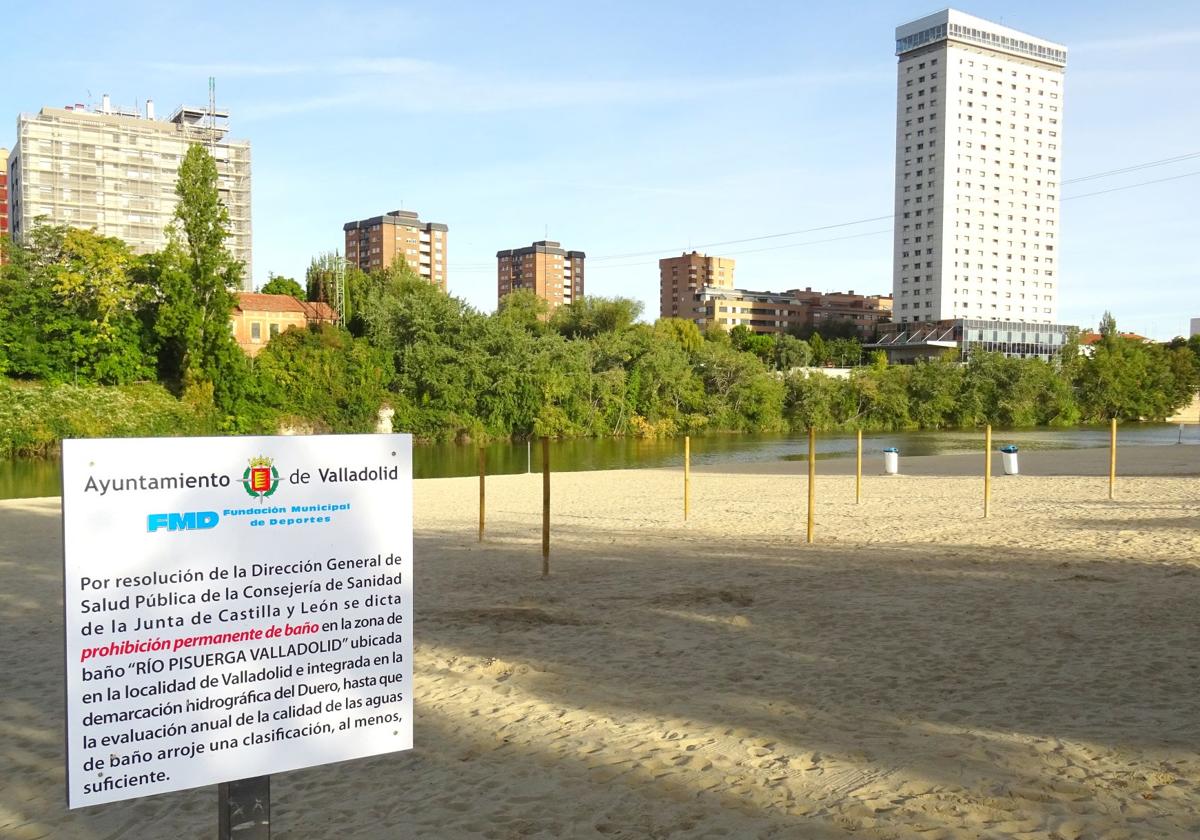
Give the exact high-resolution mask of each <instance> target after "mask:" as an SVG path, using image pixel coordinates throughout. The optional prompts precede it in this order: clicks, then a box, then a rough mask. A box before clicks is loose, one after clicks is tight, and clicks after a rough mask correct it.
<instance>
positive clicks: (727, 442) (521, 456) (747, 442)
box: [0, 423, 1200, 499]
mask: <svg viewBox="0 0 1200 840" xmlns="http://www.w3.org/2000/svg"><path fill="white" fill-rule="evenodd" d="M1119 435H1120V442H1121V443H1122V444H1128V445H1167V444H1175V443H1179V442H1181V441H1182V442H1183V443H1187V444H1200V426H1195V425H1189V426H1184V427H1180V426H1179V425H1178V424H1173V423H1139V424H1130V425H1126V426H1122V427H1121V428H1120V432H1119ZM982 438H983V433H982V432H980V431H942V432H873V433H866V434H864V435H863V452H864V454H872V453H879V452H880V451H882V450H883V449H884V448H885V447H891V446H894V447H896V448H898V449H899V450H900V452H901V453H902V454H904V455H906V456H912V455H940V454H944V453H951V452H967V451H978V450H979V447H980V446H981V445H982ZM992 438H993V443H994V445H995V446H996V447H1000V446H1003V445H1005V444H1009V443H1013V444H1016V445H1018V446H1019V447H1021V448H1022V449H1025V450H1039V449H1087V448H1094V447H1102V446H1107V445H1108V427H1107V426H1080V427H1076V428H1072V429H1049V428H1034V429H1012V430H994V431H993V432H992ZM807 449H808V440H807V437H806V436H805V435H734V434H711V435H702V436H695V437H693V438H692V463H693V464H695V465H701V464H719V463H722V462H730V461H733V462H748V461H777V460H803V459H804V458H805V455H806V452H807ZM485 450H486V452H487V463H488V474H490V475H500V474H504V473H521V472H526V471H527V470H532V471H540V470H541V468H542V458H541V444H540V442H538V441H534V443H533V445H532V446H526V444H525V442H523V441H522V442H517V443H496V444H491V445H489V446H487V447H485ZM853 455H854V435H853V434H829V435H821V436H818V438H817V457H818V458H839V457H846V456H853ZM478 457H479V456H478V449H477V448H475V447H473V446H460V445H457V444H429V445H418V446H416V447H415V448H414V450H413V474H414V476H415V477H416V478H445V477H448V476H465V475H478V474H479V461H478ZM682 458H683V438H666V439H643V438H597V439H592V438H585V439H577V440H561V441H551V442H550V464H551V468H552V469H553V470H555V471H575V470H615V469H633V468H638V467H666V466H676V465H679V464H681V463H682ZM60 491H61V477H60V474H59V463H58V461H57V460H52V459H17V460H0V499H22V498H30V497H34V496H57V495H59V493H60Z"/></svg>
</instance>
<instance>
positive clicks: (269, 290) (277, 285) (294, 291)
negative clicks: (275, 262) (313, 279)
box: [259, 274, 305, 300]
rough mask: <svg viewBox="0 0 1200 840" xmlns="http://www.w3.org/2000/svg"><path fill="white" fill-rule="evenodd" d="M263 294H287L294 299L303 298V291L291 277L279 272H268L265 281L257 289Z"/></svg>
mask: <svg viewBox="0 0 1200 840" xmlns="http://www.w3.org/2000/svg"><path fill="white" fill-rule="evenodd" d="M259 291H260V292H262V293H263V294H264V295H288V296H289V297H294V298H295V299H296V300H304V299H305V291H304V289H303V288H302V287H301V286H300V284H299V283H297V282H296V281H295V280H293V279H292V278H291V277H284V276H283V275H281V274H269V275H268V276H267V282H266V283H264V284H263V287H262V288H261V289H259Z"/></svg>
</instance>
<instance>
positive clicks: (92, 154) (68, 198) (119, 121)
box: [7, 95, 253, 289]
mask: <svg viewBox="0 0 1200 840" xmlns="http://www.w3.org/2000/svg"><path fill="white" fill-rule="evenodd" d="M228 131H229V113H228V112H227V111H214V112H212V113H210V112H209V111H208V109H206V108H188V107H180V108H178V109H176V111H175V113H173V114H172V115H171V116H170V117H169V118H167V119H166V120H159V119H156V118H155V115H154V103H153V102H152V101H147V103H146V110H145V112H142V111H140V110H130V109H121V108H114V107H113V106H112V105H111V104H110V101H109V97H108V96H107V95H105V96H104V98H103V101H102V104H101V105H100V106H99V107H98V108H95V109H89V108H87V107H85V106H84V105H70V106H67V107H65V108H42V110H41V111H39V112H38V113H37V114H22V115H21V116H20V117H19V118H18V119H17V142H16V145H15V146H14V148H13V150H12V153H11V154H10V155H9V156H8V167H7V172H8V193H9V197H8V210H9V222H10V224H11V228H12V234H13V238H14V239H16V240H18V241H19V240H20V239H21V238H22V237H23V236H25V235H26V234H27V233H29V231H30V230H32V229H33V227H34V225H35V224H36V223H37V220H38V219H44V220H45V221H46V222H47V223H49V224H63V225H70V226H72V227H78V228H95V229H96V231H97V232H98V233H99V234H100V235H102V236H111V237H116V238H117V239H121V240H124V241H125V242H126V243H128V244H129V246H130V248H132V250H133V251H134V252H135V253H138V254H146V253H151V252H153V251H158V250H160V249H161V248H162V247H163V246H164V245H165V244H166V241H167V240H166V228H167V226H168V225H169V224H170V223H171V222H172V221H173V219H174V214H175V206H176V204H177V203H178V198H177V197H176V195H175V182H176V180H177V179H178V175H179V165H180V163H181V162H182V161H183V157H184V154H186V152H187V150H188V147H189V146H190V145H192V144H193V143H202V144H204V145H206V146H207V147H208V148H209V151H210V152H211V153H212V155H213V157H214V158H215V159H216V163H217V173H218V177H219V182H218V189H219V190H220V196H221V202H222V203H223V204H224V205H225V208H226V209H227V210H228V211H229V238H228V239H227V240H226V246H227V247H228V248H229V250H230V253H232V254H233V256H234V258H235V259H237V260H239V261H240V262H241V263H243V264H244V266H245V272H244V278H243V284H244V287H245V288H247V289H248V288H250V287H251V276H252V271H253V266H252V262H251V257H252V250H253V249H252V229H251V224H250V143H249V141H246V140H230V139H228V138H227V137H226V135H227V134H228Z"/></svg>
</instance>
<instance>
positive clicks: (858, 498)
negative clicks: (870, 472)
mask: <svg viewBox="0 0 1200 840" xmlns="http://www.w3.org/2000/svg"><path fill="white" fill-rule="evenodd" d="M854 504H856V505H861V504H862V429H859V430H858V450H857V452H856V454H855V457H854Z"/></svg>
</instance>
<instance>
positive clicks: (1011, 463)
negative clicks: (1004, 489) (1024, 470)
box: [1000, 445, 1020, 475]
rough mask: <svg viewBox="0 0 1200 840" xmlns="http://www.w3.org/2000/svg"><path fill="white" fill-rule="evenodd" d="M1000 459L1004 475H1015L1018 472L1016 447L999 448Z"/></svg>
mask: <svg viewBox="0 0 1200 840" xmlns="http://www.w3.org/2000/svg"><path fill="white" fill-rule="evenodd" d="M1000 458H1001V460H1002V461H1003V462H1004V474H1005V475H1017V474H1019V472H1020V470H1019V469H1018V468H1017V447H1015V446H1011V445H1010V446H1002V447H1000Z"/></svg>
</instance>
